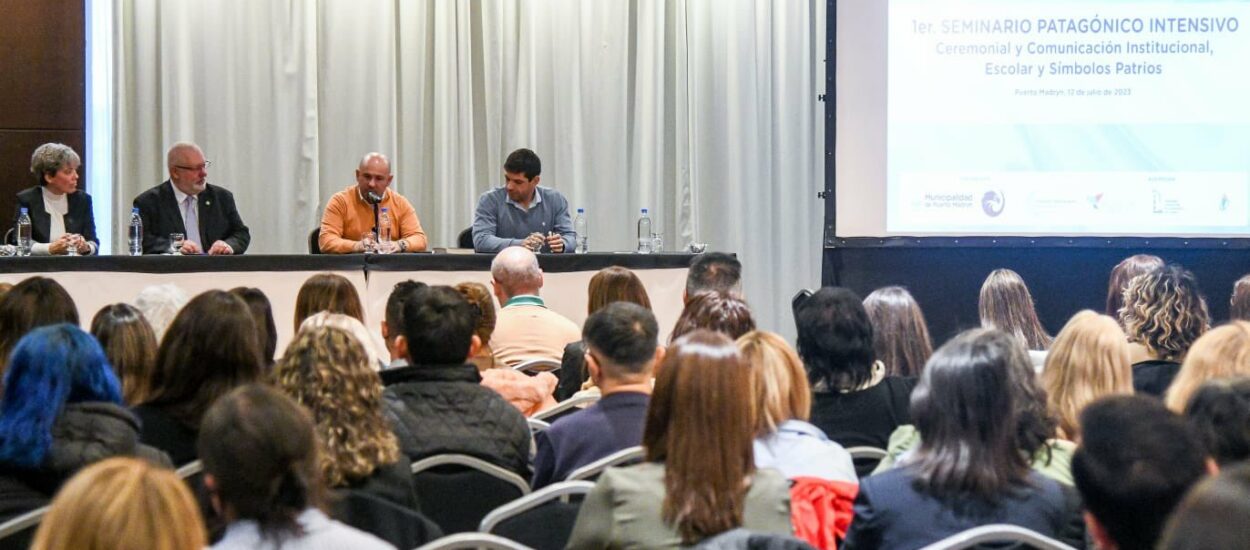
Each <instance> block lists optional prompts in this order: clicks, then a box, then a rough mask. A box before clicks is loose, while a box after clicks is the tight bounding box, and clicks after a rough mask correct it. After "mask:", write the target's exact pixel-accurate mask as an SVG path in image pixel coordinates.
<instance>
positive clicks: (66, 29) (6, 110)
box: [0, 0, 104, 232]
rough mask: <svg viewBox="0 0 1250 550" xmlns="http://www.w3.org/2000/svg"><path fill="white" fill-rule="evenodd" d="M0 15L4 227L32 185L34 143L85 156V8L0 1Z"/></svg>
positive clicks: (74, 1)
mask: <svg viewBox="0 0 1250 550" xmlns="http://www.w3.org/2000/svg"><path fill="white" fill-rule="evenodd" d="M0 14H4V16H3V17H0V75H3V81H2V82H0V227H7V226H8V224H9V223H10V222H11V221H12V214H13V211H14V200H15V197H14V195H15V194H16V193H17V192H18V191H21V190H22V189H25V188H27V187H29V186H31V185H33V184H34V181H35V180H34V179H33V177H32V176H31V175H30V155H31V153H32V152H34V150H35V147H37V146H38V145H40V144H42V143H46V142H49V141H59V142H62V143H65V144H66V145H69V146H70V147H73V148H74V150H75V151H78V154H79V155H80V156H82V155H85V149H84V147H85V144H86V143H85V142H86V127H87V124H86V122H87V119H86V88H87V79H86V74H85V71H86V63H87V51H86V6H85V4H84V0H38V1H33V2H32V1H30V0H0ZM83 168H84V169H83V170H80V175H81V176H82V178H80V180H79V181H80V184H82V185H83V186H85V185H86V170H85V168H86V167H85V166H84V167H83ZM100 230H104V229H103V228H101V229H100ZM2 231H3V230H2V229H0V232H2Z"/></svg>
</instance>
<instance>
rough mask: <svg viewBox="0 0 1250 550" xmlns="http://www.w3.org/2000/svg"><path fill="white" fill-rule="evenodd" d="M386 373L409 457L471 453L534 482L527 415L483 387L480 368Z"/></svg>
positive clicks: (392, 413)
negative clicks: (532, 479)
mask: <svg viewBox="0 0 1250 550" xmlns="http://www.w3.org/2000/svg"><path fill="white" fill-rule="evenodd" d="M383 372H384V373H385V376H384V377H383V379H384V380H385V381H386V382H387V387H386V390H385V391H384V392H383V393H382V396H383V400H384V401H385V403H386V407H385V408H386V416H387V419H388V420H390V421H391V426H392V427H393V428H394V429H395V436H396V437H398V438H399V447H400V450H402V451H403V452H404V454H406V455H408V458H410V459H412V460H413V461H416V460H420V459H422V458H426V457H428V456H433V455H437V454H450V453H458V454H466V455H469V456H473V457H476V458H480V459H482V460H485V461H487V462H490V463H492V464H497V465H499V466H502V467H504V468H507V469H509V470H511V471H513V472H516V473H517V474H520V475H521V476H522V477H524V478H526V479H529V476H530V449H531V445H532V444H531V442H532V439H531V437H530V431H529V426H528V425H527V424H526V422H525V417H524V416H521V413H520V412H519V411H517V410H516V407H513V406H512V405H511V404H509V403H508V402H507V401H506V400H504V398H503V397H502V396H500V395H499V394H498V393H495V391H494V390H491V389H490V388H487V387H484V386H482V385H481V381H482V378H481V376H479V375H478V373H477V367H474V366H473V365H472V364H464V365H417V366H410V367H402V368H399V369H392V370H387V371H383Z"/></svg>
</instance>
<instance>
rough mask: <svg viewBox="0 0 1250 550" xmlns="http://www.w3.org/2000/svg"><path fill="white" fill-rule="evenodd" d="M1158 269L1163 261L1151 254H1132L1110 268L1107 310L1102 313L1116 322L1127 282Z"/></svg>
mask: <svg viewBox="0 0 1250 550" xmlns="http://www.w3.org/2000/svg"><path fill="white" fill-rule="evenodd" d="M1160 267H1163V259H1162V258H1160V257H1158V256H1154V255H1151V254H1134V255H1132V256H1129V257H1127V258H1124V259H1123V260H1121V261H1120V263H1118V264H1116V266H1115V267H1113V268H1111V278H1110V280H1108V281H1107V308H1106V309H1105V310H1104V311H1103V312H1104V313H1106V314H1107V315H1109V316H1111V318H1113V319H1116V320H1117V322H1118V321H1119V319H1120V309H1122V308H1123V307H1124V291H1125V290H1127V289H1128V284H1129V282H1130V281H1132V280H1133V277H1136V276H1138V275H1142V274H1144V273H1149V272H1151V271H1154V270H1155V269H1157V268H1160Z"/></svg>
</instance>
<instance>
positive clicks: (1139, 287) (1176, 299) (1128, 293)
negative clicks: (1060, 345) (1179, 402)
mask: <svg viewBox="0 0 1250 550" xmlns="http://www.w3.org/2000/svg"><path fill="white" fill-rule="evenodd" d="M1210 319H1211V317H1210V315H1209V314H1208V313H1207V302H1206V300H1204V299H1203V298H1202V293H1201V292H1200V291H1199V290H1198V280H1197V279H1195V278H1194V274H1193V273H1190V272H1188V271H1186V270H1184V269H1182V268H1181V267H1180V266H1176V265H1167V266H1164V267H1160V268H1157V269H1154V270H1152V271H1150V272H1148V273H1145V274H1143V275H1138V276H1137V277H1134V278H1133V280H1132V281H1130V282H1129V285H1128V288H1127V289H1125V291H1124V307H1123V308H1122V309H1121V310H1120V323H1121V324H1122V325H1124V332H1125V334H1128V339H1129V342H1132V343H1136V344H1141V345H1142V346H1144V347H1145V352H1146V356H1147V359H1145V360H1142V361H1138V362H1136V363H1133V389H1134V390H1135V391H1137V392H1138V393H1146V394H1149V395H1153V396H1156V397H1163V392H1164V391H1166V390H1167V388H1168V386H1170V385H1171V384H1172V380H1173V379H1174V378H1175V377H1176V373H1177V371H1179V370H1180V368H1181V361H1184V360H1185V354H1187V353H1189V347H1190V346H1192V345H1193V344H1194V341H1196V340H1197V339H1198V337H1199V336H1202V334H1203V333H1205V332H1206V331H1207V329H1208V328H1210ZM1176 410H1179V409H1176Z"/></svg>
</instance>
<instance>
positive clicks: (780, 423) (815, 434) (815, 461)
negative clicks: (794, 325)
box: [737, 331, 858, 483]
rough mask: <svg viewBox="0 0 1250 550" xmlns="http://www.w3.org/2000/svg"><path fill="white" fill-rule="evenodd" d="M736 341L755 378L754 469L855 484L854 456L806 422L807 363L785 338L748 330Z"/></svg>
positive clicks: (809, 398) (808, 404)
mask: <svg viewBox="0 0 1250 550" xmlns="http://www.w3.org/2000/svg"><path fill="white" fill-rule="evenodd" d="M737 343H738V350H739V351H740V352H742V357H743V359H744V360H745V361H746V365H747V366H748V367H749V368H750V369H751V374H752V375H753V376H752V385H753V388H752V392H751V393H752V395H754V396H755V411H756V416H757V420H756V423H755V467H756V468H761V469H762V468H773V469H776V470H779V471H780V472H781V473H782V474H783V475H785V476H786V477H787V478H790V479H793V478H796V477H816V478H822V479H827V480H831V481H849V482H852V483H857V482H858V478H857V477H856V475H855V464H854V463H852V461H851V455H850V453H847V452H846V449H843V448H842V446H841V445H838V444H837V443H834V442H832V441H829V439H828V438H827V437H825V432H822V431H820V428H817V427H816V426H813V425H811V424H808V423H807V419H808V415H809V414H810V412H811V408H812V392H811V390H810V389H808V387H807V373H805V372H804V371H803V362H802V361H800V360H799V356H798V355H796V354H795V353H794V350H793V349H791V348H790V345H789V344H787V343H786V341H785V340H784V339H783V338H782V337H781V336H779V335H777V334H774V333H772V332H763V331H752V332H748V333H746V334H744V335H742V337H741V338H739V339H738V342H737Z"/></svg>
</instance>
